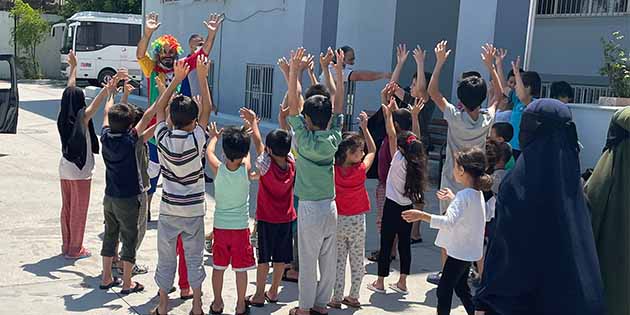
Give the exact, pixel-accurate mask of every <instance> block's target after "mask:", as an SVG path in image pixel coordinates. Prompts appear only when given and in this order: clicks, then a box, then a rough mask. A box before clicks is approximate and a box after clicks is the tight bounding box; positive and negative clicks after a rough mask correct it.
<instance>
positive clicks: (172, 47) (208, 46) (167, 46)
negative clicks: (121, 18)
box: [136, 12, 223, 219]
mask: <svg viewBox="0 0 630 315" xmlns="http://www.w3.org/2000/svg"><path fill="white" fill-rule="evenodd" d="M222 22H223V16H222V15H219V14H210V16H209V18H208V20H207V21H204V22H203V24H204V26H205V27H206V28H207V29H208V37H207V38H206V40H205V42H204V44H203V46H201V49H199V50H197V51H196V52H195V53H194V54H191V55H190V56H188V57H186V58H184V60H185V61H186V63H187V64H188V66H189V67H190V72H191V73H190V74H189V77H192V78H196V75H195V74H194V73H193V72H194V71H195V67H196V61H197V56H199V55H203V56H208V54H210V51H211V50H212V45H213V43H214V38H215V36H216V34H217V32H218V30H219V27H220V26H221V23H222ZM159 27H160V23H159V21H158V14H157V13H155V12H151V13H149V14H148V15H147V18H146V24H145V26H144V34H143V36H142V39H140V42H139V43H138V49H137V51H136V57H137V58H138V64H140V68H141V69H142V72H143V73H144V76H145V77H146V78H147V83H148V86H149V104H153V103H154V102H155V101H156V100H157V99H158V96H159V91H158V87H157V81H156V78H160V80H161V81H162V82H164V84H165V85H166V86H167V87H168V85H169V84H170V82H171V80H172V78H173V65H174V64H175V61H177V60H178V59H179V57H180V56H182V55H183V53H184V51H183V49H182V47H181V45H180V44H179V42H178V41H177V39H175V37H173V36H172V35H162V36H160V37H159V38H157V39H156V40H155V41H153V43H151V49H150V51H148V52H147V48H148V47H149V41H150V40H151V36H152V35H153V33H154V32H155V31H156V30H157V29H158V28H159ZM187 79H188V78H187ZM198 85H199V83H198V82H196V81H194V82H193V80H190V81H188V84H186V86H185V88H183V89H181V91H180V87H178V91H180V92H181V93H182V94H184V95H187V96H194V95H196V94H197V93H194V92H195V91H198V90H199V87H198ZM154 123H155V121H153V122H152V124H154ZM149 156H150V160H151V161H150V163H149V175H150V177H151V189H150V190H149V192H148V193H149V205H150V204H151V197H152V196H153V193H154V192H155V189H156V187H157V182H158V178H159V176H160V166H159V161H158V154H157V147H156V145H155V139H154V138H152V139H151V140H150V141H149ZM149 209H150V207H149ZM148 218H149V219H150V218H151V215H150V211H149V216H148Z"/></svg>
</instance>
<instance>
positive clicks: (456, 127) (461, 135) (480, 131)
mask: <svg viewBox="0 0 630 315" xmlns="http://www.w3.org/2000/svg"><path fill="white" fill-rule="evenodd" d="M446 45H447V42H446V41H441V42H439V43H438V44H437V46H436V47H435V49H434V51H435V56H436V59H437V61H436V63H435V69H434V71H433V76H432V77H431V81H430V82H429V95H430V96H431V99H432V100H433V101H434V102H435V104H436V105H437V107H438V108H439V109H440V110H441V111H442V112H443V113H444V119H445V120H446V121H447V122H448V135H447V139H446V161H445V163H444V168H443V169H442V186H441V187H440V188H441V189H444V188H449V189H450V190H452V191H453V192H455V193H456V192H458V191H460V190H462V189H463V188H464V187H463V186H462V185H461V184H460V183H458V182H457V181H456V180H455V178H454V177H453V167H454V163H453V157H454V154H455V152H459V151H461V150H463V149H464V148H470V147H477V148H485V145H486V138H487V137H488V133H489V131H490V127H491V126H492V123H493V120H494V106H490V107H488V111H482V110H481V104H482V103H483V101H484V100H485V99H486V94H487V87H486V83H485V81H484V80H483V79H482V78H481V77H478V76H469V77H467V78H465V79H463V80H461V81H460V82H459V84H458V86H457V97H458V98H459V101H460V102H461V103H462V104H463V109H462V110H458V109H457V108H456V107H455V106H454V105H453V104H451V103H450V102H449V101H448V100H447V99H446V98H445V97H444V96H443V95H442V93H441V92H440V89H439V83H440V74H441V72H442V68H443V66H444V63H445V62H446V60H447V59H448V56H449V55H450V53H451V51H450V50H448V49H447V46H446ZM482 54H484V55H485V57H484V63H486V65H488V63H487V62H488V60H490V59H493V58H494V56H491V54H494V50H493V49H486V50H484V51H483V52H482ZM489 71H490V73H491V74H492V77H493V78H496V79H494V80H493V81H495V80H496V81H497V82H498V74H497V73H496V70H495V69H494V67H492V68H489ZM447 208H448V202H446V201H443V200H441V201H440V213H445V212H446V209H447ZM445 261H446V253H445V252H444V251H443V250H442V264H444V263H445ZM439 277H440V275H439V273H437V274H432V275H430V276H429V277H428V278H427V281H429V282H431V283H435V284H436V283H437V282H438V281H439Z"/></svg>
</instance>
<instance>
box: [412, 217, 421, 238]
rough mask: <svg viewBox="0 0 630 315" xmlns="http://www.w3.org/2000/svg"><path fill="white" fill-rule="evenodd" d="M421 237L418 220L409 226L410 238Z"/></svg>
mask: <svg viewBox="0 0 630 315" xmlns="http://www.w3.org/2000/svg"><path fill="white" fill-rule="evenodd" d="M421 238H422V234H421V233H420V222H419V221H418V222H414V223H413V225H412V226H411V240H419V239H421Z"/></svg>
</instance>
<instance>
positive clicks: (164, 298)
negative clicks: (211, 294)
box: [157, 289, 194, 314]
mask: <svg viewBox="0 0 630 315" xmlns="http://www.w3.org/2000/svg"><path fill="white" fill-rule="evenodd" d="M158 303H159V304H158V308H157V310H158V313H160V314H166V312H167V308H168V292H166V291H164V290H162V289H160V301H159V302H158ZM193 307H194V306H193Z"/></svg>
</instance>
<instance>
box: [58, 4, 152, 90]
mask: <svg viewBox="0 0 630 315" xmlns="http://www.w3.org/2000/svg"><path fill="white" fill-rule="evenodd" d="M62 30H63V32H64V36H63V37H62V45H61V74H62V75H63V76H64V77H67V75H68V73H67V71H68V63H67V60H68V53H69V52H70V49H72V50H74V52H75V54H76V55H77V59H78V61H79V64H78V66H77V79H80V80H89V81H90V83H91V84H93V85H96V86H100V83H103V82H107V81H108V80H109V79H110V78H111V77H112V76H113V75H114V74H115V73H116V69H119V68H127V69H129V76H130V77H131V78H132V79H134V80H136V81H140V80H141V78H142V72H141V70H140V66H139V65H138V62H137V60H136V46H137V44H138V41H140V37H141V36H142V16H140V15H134V14H119V13H105V12H78V13H76V14H75V15H73V16H72V17H71V18H69V19H68V20H67V21H66V23H59V24H55V25H53V29H52V32H53V35H54V32H56V31H62Z"/></svg>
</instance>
